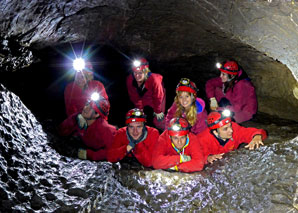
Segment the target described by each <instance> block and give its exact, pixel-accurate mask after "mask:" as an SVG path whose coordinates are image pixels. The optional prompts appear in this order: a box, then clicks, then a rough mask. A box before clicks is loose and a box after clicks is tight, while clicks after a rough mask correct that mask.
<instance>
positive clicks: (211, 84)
mask: <svg viewBox="0 0 298 213" xmlns="http://www.w3.org/2000/svg"><path fill="white" fill-rule="evenodd" d="M218 68H219V70H220V72H221V73H220V77H216V78H212V79H210V80H208V81H207V82H206V95H207V98H209V100H210V109H211V110H223V108H226V109H229V110H231V111H233V113H234V119H235V121H236V122H237V123H242V122H244V121H248V120H250V119H252V118H253V116H254V114H256V112H257V105H258V104H257V97H256V93H255V88H254V86H253V85H252V83H251V81H250V79H249V78H248V76H247V74H246V73H245V72H244V71H243V70H242V69H241V68H240V67H239V65H238V64H237V62H236V61H233V60H231V61H226V62H224V63H223V66H221V65H219V66H218Z"/></svg>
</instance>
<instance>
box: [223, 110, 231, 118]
mask: <svg viewBox="0 0 298 213" xmlns="http://www.w3.org/2000/svg"><path fill="white" fill-rule="evenodd" d="M222 115H223V116H225V117H230V116H231V111H230V110H228V109H225V110H224V111H222Z"/></svg>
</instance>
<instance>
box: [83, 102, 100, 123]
mask: <svg viewBox="0 0 298 213" xmlns="http://www.w3.org/2000/svg"><path fill="white" fill-rule="evenodd" d="M97 115H98V114H97V113H96V112H95V111H94V109H93V108H92V107H91V105H90V104H89V103H87V104H86V105H85V106H84V108H83V111H82V116H83V117H84V118H85V119H87V120H92V119H96V117H97Z"/></svg>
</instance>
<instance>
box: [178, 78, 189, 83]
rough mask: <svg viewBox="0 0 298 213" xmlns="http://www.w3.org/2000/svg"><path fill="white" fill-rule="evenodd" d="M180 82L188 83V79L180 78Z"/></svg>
mask: <svg viewBox="0 0 298 213" xmlns="http://www.w3.org/2000/svg"><path fill="white" fill-rule="evenodd" d="M180 83H181V84H182V85H188V84H189V79H188V78H182V79H181V80H180Z"/></svg>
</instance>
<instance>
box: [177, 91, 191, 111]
mask: <svg viewBox="0 0 298 213" xmlns="http://www.w3.org/2000/svg"><path fill="white" fill-rule="evenodd" d="M178 101H179V103H180V104H181V106H183V107H184V108H185V109H188V108H189V107H190V106H191V104H192V102H193V97H192V96H191V94H190V93H189V92H180V93H179V94H178Z"/></svg>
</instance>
